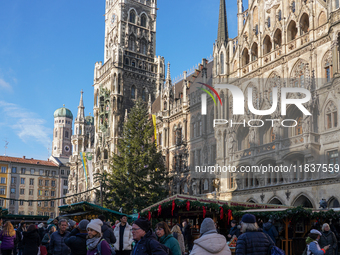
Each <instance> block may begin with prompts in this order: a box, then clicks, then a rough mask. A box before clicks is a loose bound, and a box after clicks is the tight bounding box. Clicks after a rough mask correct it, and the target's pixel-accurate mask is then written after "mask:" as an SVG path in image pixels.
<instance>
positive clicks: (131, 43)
mask: <svg viewBox="0 0 340 255" xmlns="http://www.w3.org/2000/svg"><path fill="white" fill-rule="evenodd" d="M129 50H131V51H135V50H136V40H135V37H134V36H133V35H131V36H130V37H129Z"/></svg>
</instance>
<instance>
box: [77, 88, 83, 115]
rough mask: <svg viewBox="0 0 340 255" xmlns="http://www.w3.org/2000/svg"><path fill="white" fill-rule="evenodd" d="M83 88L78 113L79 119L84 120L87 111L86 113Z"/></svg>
mask: <svg viewBox="0 0 340 255" xmlns="http://www.w3.org/2000/svg"><path fill="white" fill-rule="evenodd" d="M83 93H84V92H83V90H81V91H80V101H79V106H78V114H77V120H78V121H82V120H84V119H85V113H84V109H85V107H84V102H83Z"/></svg>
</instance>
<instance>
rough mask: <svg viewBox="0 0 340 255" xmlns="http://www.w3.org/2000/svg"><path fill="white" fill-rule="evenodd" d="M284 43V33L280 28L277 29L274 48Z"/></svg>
mask: <svg viewBox="0 0 340 255" xmlns="http://www.w3.org/2000/svg"><path fill="white" fill-rule="evenodd" d="M281 45H282V33H281V30H280V29H277V30H276V31H275V34H274V48H275V49H277V48H280V47H281Z"/></svg>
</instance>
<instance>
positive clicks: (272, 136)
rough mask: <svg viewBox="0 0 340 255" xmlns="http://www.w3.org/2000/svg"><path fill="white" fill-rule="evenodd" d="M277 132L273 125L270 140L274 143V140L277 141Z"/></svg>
mask: <svg viewBox="0 0 340 255" xmlns="http://www.w3.org/2000/svg"><path fill="white" fill-rule="evenodd" d="M275 137H276V136H275V133H274V128H273V127H271V128H270V142H271V143H272V142H274V141H275Z"/></svg>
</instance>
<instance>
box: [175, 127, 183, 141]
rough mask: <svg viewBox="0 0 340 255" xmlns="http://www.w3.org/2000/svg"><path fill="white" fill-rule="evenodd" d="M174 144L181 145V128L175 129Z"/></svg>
mask: <svg viewBox="0 0 340 255" xmlns="http://www.w3.org/2000/svg"><path fill="white" fill-rule="evenodd" d="M175 132H176V144H177V145H181V143H182V127H180V126H179V127H177V129H176V131H175Z"/></svg>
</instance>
